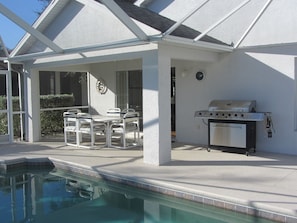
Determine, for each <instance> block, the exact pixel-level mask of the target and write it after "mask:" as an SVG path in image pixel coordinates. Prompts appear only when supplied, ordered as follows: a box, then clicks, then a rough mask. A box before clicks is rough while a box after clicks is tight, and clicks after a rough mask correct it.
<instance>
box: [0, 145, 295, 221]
mask: <svg viewBox="0 0 297 223" xmlns="http://www.w3.org/2000/svg"><path fill="white" fill-rule="evenodd" d="M24 157H25V158H45V157H49V158H50V159H53V160H61V161H63V162H66V163H69V164H74V165H79V166H80V167H82V168H89V169H92V170H93V171H98V172H100V171H105V172H107V173H110V174H116V175H120V176H127V177H131V178H133V179H136V180H139V181H141V182H146V183H148V184H155V185H159V186H162V187H163V188H174V189H175V190H176V191H183V192H186V193H188V194H196V195H199V196H201V197H202V198H203V199H204V203H207V204H213V203H214V202H216V201H217V202H218V204H217V205H216V206H220V204H222V205H227V204H229V205H230V204H236V205H237V207H236V208H238V207H239V206H240V205H242V206H248V207H252V208H255V209H256V210H265V212H266V213H268V214H269V213H270V212H271V214H272V215H274V217H273V218H274V219H277V220H278V221H280V222H297V156H290V155H281V154H273V153H263V152H257V153H256V154H250V156H245V155H244V154H238V153H232V152H223V151H219V150H212V151H211V152H207V151H206V150H205V149H204V148H202V147H199V146H195V145H185V144H178V143H174V144H173V150H172V161H171V162H170V163H168V164H166V165H162V166H151V165H148V164H144V163H143V157H142V150H139V149H131V150H118V149H110V148H102V149H96V150H95V149H92V150H90V149H84V148H76V147H71V146H65V145H64V144H63V142H40V143H15V144H8V145H0V164H1V162H2V163H3V162H9V161H10V160H14V159H17V158H24ZM222 201H226V202H227V203H224V204H223V203H222ZM275 214H276V215H275ZM269 218H270V217H269Z"/></svg>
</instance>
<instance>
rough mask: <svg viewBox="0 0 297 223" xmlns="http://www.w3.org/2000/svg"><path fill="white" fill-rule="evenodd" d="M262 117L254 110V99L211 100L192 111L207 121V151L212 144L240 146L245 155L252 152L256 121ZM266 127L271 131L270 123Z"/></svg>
mask: <svg viewBox="0 0 297 223" xmlns="http://www.w3.org/2000/svg"><path fill="white" fill-rule="evenodd" d="M266 116H267V113H263V112H256V101H254V100H251V101H234V100H214V101H211V102H210V104H209V106H208V110H202V111H196V112H195V117H197V118H202V119H207V120H208V151H210V148H212V147H230V148H239V149H244V150H245V151H246V155H248V154H249V151H250V150H253V151H254V152H255V151H256V122H260V121H264V120H265V119H266V118H267V117H266ZM269 119H271V117H270V116H269ZM266 128H269V130H271V126H266ZM270 132H271V131H270ZM269 137H271V134H270V136H269Z"/></svg>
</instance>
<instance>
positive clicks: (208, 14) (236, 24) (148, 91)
mask: <svg viewBox="0 0 297 223" xmlns="http://www.w3.org/2000/svg"><path fill="white" fill-rule="evenodd" d="M292 5H294V2H293V1H288V2H287V3H286V4H285V5H282V6H281V4H280V3H279V1H276V2H273V1H252V0H247V1H238V0H233V1H220V3H218V2H215V1H209V0H204V1H202V0H201V1H195V4H194V6H193V4H192V2H191V1H187V2H184V1H166V3H165V1H164V2H163V3H160V1H124V0H114V1H113V0H101V1H94V0H75V1H70V0H56V1H52V2H51V3H50V5H49V6H48V7H47V8H46V10H45V11H44V12H43V13H42V14H41V16H40V17H39V18H38V20H37V21H36V22H35V23H34V24H33V26H30V25H28V24H26V23H25V22H24V21H23V20H22V19H21V18H19V17H18V16H17V15H15V14H14V13H13V12H12V11H11V10H10V9H8V8H6V7H5V6H3V5H2V4H0V12H1V13H2V14H3V15H5V16H6V17H8V18H9V19H10V20H12V21H14V22H15V23H16V24H18V25H19V26H21V27H22V28H23V29H25V30H26V31H27V34H26V35H25V36H24V37H23V38H22V40H21V41H20V42H19V44H18V45H17V46H16V48H15V49H14V50H13V51H12V53H11V54H10V55H9V56H7V58H6V61H7V62H8V72H11V64H19V63H20V64H22V65H23V75H24V98H25V101H26V103H25V104H26V109H25V114H26V115H25V120H26V122H25V123H26V124H25V132H26V140H27V141H29V142H34V141H38V140H40V102H39V97H40V81H39V74H40V72H42V71H55V72H56V71H59V72H66V71H67V72H85V73H87V85H86V87H87V89H88V91H87V92H88V95H87V98H85V100H86V101H87V106H88V109H89V111H90V112H92V113H95V114H104V113H105V112H106V110H107V109H108V108H110V107H116V106H117V105H118V103H119V98H118V96H117V93H118V90H117V81H119V80H120V77H119V75H121V73H122V74H123V73H129V72H132V73H133V72H135V73H136V75H137V74H138V75H141V85H142V86H141V89H142V90H141V94H142V98H141V99H142V100H141V106H142V108H141V114H142V123H143V156H144V162H145V163H149V164H153V165H160V164H163V163H166V162H168V161H170V160H171V130H172V119H171V118H172V104H173V101H174V106H175V107H174V109H175V113H176V115H175V120H174V125H175V130H176V140H178V141H183V142H188V143H196V144H207V127H206V126H204V125H203V123H200V122H199V121H197V120H195V118H194V112H195V110H197V109H202V108H205V107H207V105H208V103H209V101H210V100H212V99H216V98H220V99H230V98H232V99H246V98H249V99H250V98H252V99H255V100H257V102H259V103H260V106H258V108H259V109H260V110H264V111H269V112H272V113H273V114H276V117H279V118H277V119H276V121H275V123H276V124H277V125H278V129H279V130H280V132H282V130H284V129H286V131H285V132H286V133H284V132H282V133H281V134H280V135H277V137H273V138H272V139H271V140H270V139H269V140H270V141H268V139H267V137H266V133H265V131H262V130H263V126H262V124H261V123H260V124H259V125H258V126H257V128H258V129H259V130H260V131H258V133H257V137H258V144H259V148H260V150H263V151H265V150H266V151H267V150H270V151H273V152H280V150H279V148H280V146H281V145H283V140H284V138H283V136H284V137H285V138H287V139H289V140H285V141H286V143H285V147H286V149H285V151H284V153H290V154H297V150H296V137H295V135H296V131H295V130H296V120H295V121H293V119H294V117H296V111H295V107H296V105H293V104H294V101H296V93H295V94H292V92H295V88H296V80H295V79H294V75H295V76H296V70H295V69H294V67H295V66H296V50H294V49H296V47H297V46H296V37H294V35H293V33H292V32H291V31H290V27H291V26H292V25H293V24H294V21H296V19H297V18H296V16H294V15H293V14H292V15H291V14H290V16H291V17H290V21H289V22H288V26H287V27H286V28H285V29H284V30H283V33H282V34H281V35H273V34H274V32H275V31H274V28H273V27H271V26H266V25H265V24H267V22H268V21H277V22H278V26H282V24H283V23H286V21H287V20H285V21H282V19H277V18H275V17H274V16H273V12H274V9H275V8H278V9H279V12H280V14H279V15H282V14H284V13H286V12H287V10H290V8H293V7H290V6H292ZM284 8H285V10H282V9H284ZM247 12H250V13H247ZM271 18H273V20H271ZM269 24H270V23H269ZM263 27H267V29H266V32H265V34H263V33H261V30H263ZM267 35H268V36H269V38H267ZM294 38H295V39H294ZM284 43H285V44H284ZM258 46H261V47H260V48H259V47H258ZM271 46H272V47H271ZM274 55H284V57H285V59H284V60H283V63H282V64H280V65H279V66H277V67H276V68H275V67H273V65H271V63H272V62H271V61H273V60H277V58H276V57H274ZM294 58H295V59H294ZM292 59H293V61H294V60H295V64H294V63H292ZM290 61H291V62H290ZM287 64H291V65H290V67H289V68H285V67H286V65H287ZM198 71H200V72H203V73H204V74H205V77H204V78H203V80H197V79H196V78H195V75H196V73H197V72H198ZM173 73H174V75H175V79H174V80H175V82H176V83H175V84H176V88H175V89H174V91H176V92H175V94H174V98H172V96H173V95H172V74H173ZM97 80H100V81H103V82H104V84H105V85H106V87H107V89H108V90H107V91H106V92H105V93H104V94H101V93H100V92H98V91H97V90H96V82H97ZM280 82H281V83H283V86H284V87H282V88H281V89H278V90H277V91H273V89H275V87H276V86H277V85H278V83H280ZM262 84H267V85H268V86H267V87H266V90H267V89H269V90H268V92H271V94H274V93H276V92H279V93H280V94H281V95H282V96H285V95H290V100H289V101H288V102H278V103H277V104H274V100H275V97H271V94H270V93H265V91H266V90H263V85H262ZM251 86H254V89H252V88H251ZM265 86H266V85H265ZM285 86H289V88H288V87H285ZM263 92H264V93H263ZM276 94H277V93H276ZM283 103H284V104H287V105H291V106H290V109H288V110H287V111H285V113H287V114H284V113H283V112H284V111H281V110H280V109H279V105H280V104H283ZM282 107H284V106H282ZM280 116H285V117H287V118H286V119H285V120H283V121H280V120H281V118H280ZM288 123H290V128H287V127H286V126H287V124H288ZM11 125H12V124H11ZM11 138H12V137H11ZM10 141H12V140H10Z"/></svg>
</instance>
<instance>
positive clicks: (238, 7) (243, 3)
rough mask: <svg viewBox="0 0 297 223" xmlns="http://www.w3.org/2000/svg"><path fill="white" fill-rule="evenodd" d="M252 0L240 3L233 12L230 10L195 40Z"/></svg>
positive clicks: (196, 39)
mask: <svg viewBox="0 0 297 223" xmlns="http://www.w3.org/2000/svg"><path fill="white" fill-rule="evenodd" d="M250 1H251V0H246V1H244V2H242V3H241V4H240V5H238V6H237V7H235V8H234V9H233V10H231V12H229V13H228V14H227V15H225V16H224V17H223V18H221V19H220V20H218V21H217V22H216V23H214V24H213V25H212V26H210V27H209V28H208V29H206V30H205V31H204V32H203V33H201V34H200V35H199V36H197V37H196V38H195V39H194V42H196V41H198V40H200V39H201V38H202V37H203V36H205V35H206V34H207V33H209V32H210V31H211V30H213V29H214V28H216V27H217V26H218V25H220V24H221V23H222V22H224V21H225V20H226V19H228V18H229V17H230V16H231V15H233V14H234V13H235V12H237V11H238V10H239V9H241V8H242V7H243V6H245V5H246V4H247V3H249V2H250Z"/></svg>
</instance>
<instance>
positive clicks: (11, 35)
mask: <svg viewBox="0 0 297 223" xmlns="http://www.w3.org/2000/svg"><path fill="white" fill-rule="evenodd" d="M0 3H1V4H2V5H4V6H5V7H6V8H8V9H9V10H10V11H12V12H14V13H15V14H16V15H18V16H19V17H21V18H22V19H23V20H24V21H26V22H27V23H28V24H30V25H32V24H33V23H34V21H35V20H36V19H37V17H38V14H37V12H39V11H41V10H42V8H43V3H42V2H40V1H39V0H0ZM24 34H25V31H24V30H23V29H22V28H20V27H19V26H17V25H16V24H15V23H13V22H12V21H10V20H9V19H8V18H6V17H5V16H3V15H2V14H1V13H0V35H1V38H2V40H3V42H4V44H5V46H6V47H7V48H9V49H13V48H14V47H15V46H16V44H17V43H18V42H19V41H20V40H21V38H22V37H23V35H24Z"/></svg>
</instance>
